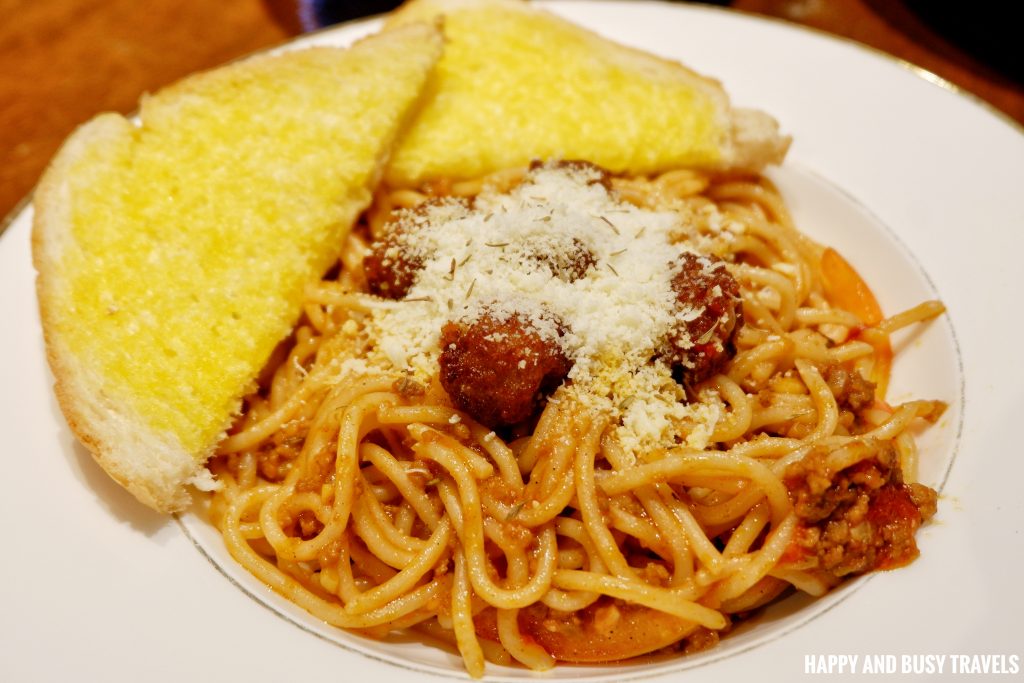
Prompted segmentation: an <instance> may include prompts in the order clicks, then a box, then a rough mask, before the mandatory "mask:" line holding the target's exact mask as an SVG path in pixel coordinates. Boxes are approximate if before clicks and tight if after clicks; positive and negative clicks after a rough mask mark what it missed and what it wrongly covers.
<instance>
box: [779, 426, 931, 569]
mask: <svg viewBox="0 0 1024 683" xmlns="http://www.w3.org/2000/svg"><path fill="white" fill-rule="evenodd" d="M869 447H871V448H873V449H874V452H873V453H872V454H871V455H870V456H869V457H867V458H865V459H864V460H861V461H860V462H858V463H856V464H854V465H852V466H850V467H847V468H845V469H843V470H841V471H839V472H832V471H830V470H829V466H828V460H829V453H828V451H826V450H823V449H820V450H815V451H812V452H811V453H810V454H808V456H807V457H805V458H804V459H803V460H802V461H800V462H798V463H794V464H793V465H791V466H790V467H789V469H788V470H787V471H786V477H785V481H786V486H787V487H788V488H789V492H790V497H791V498H792V500H793V505H794V510H795V512H796V514H797V518H798V519H799V525H798V530H797V534H796V540H795V542H794V545H793V546H791V548H790V549H789V550H787V552H786V555H785V556H784V558H783V561H784V563H792V564H796V565H799V566H801V567H804V568H807V569H810V570H812V571H817V572H819V573H823V574H824V575H825V576H826V577H828V578H831V579H834V580H837V579H840V578H842V577H844V576H848V575H852V574H862V573H864V572H869V571H874V570H876V569H891V568H894V567H899V566H902V565H905V564H907V563H909V562H910V561H912V560H913V559H914V558H915V557H917V555H918V550H917V543H916V542H915V540H914V533H915V532H916V531H917V529H918V527H919V526H921V524H922V523H924V522H925V521H927V520H928V519H930V518H931V517H932V515H934V514H935V507H936V506H935V503H936V499H937V494H936V493H935V491H933V490H932V489H930V488H928V487H927V486H923V485H921V484H905V483H904V482H903V473H902V472H901V470H900V467H899V462H898V458H897V456H896V452H895V450H894V449H893V448H892V446H891V445H889V444H879V443H877V442H875V443H870V442H869Z"/></svg>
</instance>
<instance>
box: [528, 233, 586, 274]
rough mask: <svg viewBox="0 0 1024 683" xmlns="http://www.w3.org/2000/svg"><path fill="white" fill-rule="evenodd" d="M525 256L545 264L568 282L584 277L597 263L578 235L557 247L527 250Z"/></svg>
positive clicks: (552, 272) (537, 262)
mask: <svg viewBox="0 0 1024 683" xmlns="http://www.w3.org/2000/svg"><path fill="white" fill-rule="evenodd" d="M525 258H526V259H528V260H529V261H532V262H534V263H536V264H540V265H543V266H546V267H547V268H548V269H549V270H550V271H551V274H552V275H554V276H555V277H557V278H558V279H559V280H562V281H563V282H567V283H570V284H571V283H573V282H576V281H577V280H579V279H581V278H583V277H585V276H586V274H587V271H588V270H590V269H591V268H593V267H594V266H595V265H597V259H595V258H594V254H593V252H591V251H590V249H588V248H587V246H586V245H585V244H583V241H582V240H580V239H579V238H578V237H573V238H572V240H571V241H570V242H569V243H568V244H565V245H563V246H562V247H561V248H559V249H554V250H546V251H543V250H541V249H539V248H538V249H534V250H527V252H526V256H525Z"/></svg>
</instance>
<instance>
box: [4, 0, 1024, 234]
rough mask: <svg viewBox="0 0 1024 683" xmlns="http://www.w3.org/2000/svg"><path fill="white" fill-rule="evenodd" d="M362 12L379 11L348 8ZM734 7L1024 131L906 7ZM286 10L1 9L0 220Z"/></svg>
mask: <svg viewBox="0 0 1024 683" xmlns="http://www.w3.org/2000/svg"><path fill="white" fill-rule="evenodd" d="M385 4H386V3H385ZM968 4H970V3H968ZM357 5H361V6H373V3H371V2H365V3H348V4H347V5H346V6H348V7H354V6H357ZM731 5H732V6H733V8H735V9H738V10H741V11H748V12H755V13H760V14H766V15H770V16H774V17H779V18H783V19H786V20H789V21H794V22H796V23H800V24H804V25H807V26H812V27H815V28H818V29H822V30H824V31H828V32H831V33H834V34H837V35H841V36H845V37H848V38H852V39H854V40H858V41H861V42H863V43H866V44H868V45H871V46H873V47H876V48H879V49H881V50H884V51H886V52H889V53H891V54H893V55H895V56H897V57H900V58H901V59H905V60H907V61H910V62H913V63H915V64H917V65H919V66H921V67H923V68H925V69H927V70H929V71H932V72H934V73H936V74H938V75H940V76H942V77H943V78H945V79H947V80H949V81H951V82H952V83H954V84H956V85H958V86H960V87H961V88H963V89H965V90H967V91H970V92H972V93H974V94H976V95H977V96H979V97H980V98H982V99H984V100H986V101H987V102H989V103H991V104H992V105H993V106H994V107H996V108H998V109H1000V110H1001V111H1003V112H1005V113H1006V114H1007V115H1009V116H1010V117H1012V118H1014V119H1016V120H1017V121H1020V122H1024V92H1022V90H1021V88H1020V87H1019V86H1017V85H1015V84H1013V83H1012V82H1010V81H1008V80H1007V79H1005V78H1003V77H1001V76H999V75H998V74H997V73H995V72H994V71H992V70H991V69H989V68H987V67H986V66H984V65H983V64H981V63H980V62H978V61H976V60H974V59H972V58H971V57H970V56H969V55H967V54H966V53H965V52H963V51H961V50H959V49H957V48H956V47H955V46H953V45H951V44H950V43H948V42H947V41H944V40H943V39H942V38H941V37H939V36H938V35H936V34H935V33H933V32H931V31H930V30H929V29H928V28H927V27H926V26H924V25H923V24H922V23H921V22H920V21H919V20H917V19H916V17H915V16H914V15H913V14H911V13H910V12H909V11H907V10H905V9H901V8H902V5H901V3H898V2H895V3H894V2H888V3H883V2H879V1H877V0H734V1H733V2H732V3H731ZM289 10H290V7H289V5H288V3H287V2H286V1H285V0H223V1H217V0H214V1H211V0H146V1H144V2H140V1H139V0H0V216H4V215H6V214H7V213H8V212H9V211H11V210H12V209H13V208H15V207H16V206H17V204H18V202H19V201H20V200H21V199H22V198H23V197H25V196H26V195H27V194H28V193H29V192H30V191H31V189H32V187H33V186H34V185H35V183H36V181H37V180H38V178H39V174H40V173H41V172H42V169H43V168H44V167H45V165H46V163H47V161H48V160H49V159H50V157H51V156H52V155H53V153H54V152H55V151H56V149H57V147H58V146H59V145H60V142H61V141H62V140H63V139H64V137H65V136H67V134H68V133H70V132H71V131H72V130H73V129H74V127H75V126H77V125H78V124H80V123H82V122H83V121H85V120H87V119H88V118H90V117H91V116H93V115H94V114H96V113H97V112H100V111H109V110H113V111H120V112H129V111H132V110H133V109H135V107H136V104H137V102H138V99H139V96H140V95H141V94H142V93H144V92H147V91H152V90H154V89H156V88H159V87H160V86H162V85H164V84H166V83H169V82H171V81H173V80H175V79H177V78H179V77H181V76H183V75H185V74H188V73H190V72H193V71H196V70H198V69H203V68H206V67H210V66H213V65H216V64H220V63H222V62H225V61H228V60H230V59H232V58H235V57H238V56H240V55H244V54H246V53H249V52H252V51H254V50H259V49H261V48H264V47H267V46H271V45H275V44H278V43H281V42H283V41H286V40H288V39H289V38H290V37H292V36H294V35H297V34H298V33H299V32H300V31H301V29H300V27H299V25H298V23H297V21H296V20H295V18H294V15H293V14H291V13H290V11H289Z"/></svg>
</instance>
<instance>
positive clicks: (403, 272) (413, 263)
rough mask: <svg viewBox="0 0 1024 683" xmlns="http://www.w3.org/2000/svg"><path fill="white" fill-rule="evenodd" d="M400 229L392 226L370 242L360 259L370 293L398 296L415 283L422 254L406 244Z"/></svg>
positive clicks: (391, 296) (420, 266)
mask: <svg viewBox="0 0 1024 683" xmlns="http://www.w3.org/2000/svg"><path fill="white" fill-rule="evenodd" d="M403 237H404V235H403V233H402V231H401V229H399V228H396V229H393V230H392V231H391V232H389V233H388V234H387V235H386V236H385V237H384V238H383V239H379V240H377V241H375V242H374V243H373V244H371V245H370V253H368V254H367V255H366V258H365V259H363V272H364V273H365V274H366V284H367V287H369V289H370V293H371V294H376V295H377V296H380V297H384V298H385V299H401V298H403V297H404V296H405V295H406V294H408V293H409V289H410V288H411V287H412V286H413V285H414V284H415V283H416V276H417V274H418V273H419V272H420V270H422V269H423V257H422V256H421V255H419V254H416V253H415V252H414V251H413V250H412V249H410V248H409V247H408V244H407V243H406V240H405V239H403Z"/></svg>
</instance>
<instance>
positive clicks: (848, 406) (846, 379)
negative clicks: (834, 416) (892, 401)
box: [822, 363, 875, 413]
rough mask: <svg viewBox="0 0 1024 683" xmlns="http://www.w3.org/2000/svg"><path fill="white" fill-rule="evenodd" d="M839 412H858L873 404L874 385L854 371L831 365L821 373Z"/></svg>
mask: <svg viewBox="0 0 1024 683" xmlns="http://www.w3.org/2000/svg"><path fill="white" fill-rule="evenodd" d="M822 376H823V377H824V378H825V382H826V383H827V384H828V388H829V389H831V390H832V395H833V396H835V398H836V403H838V404H839V409H840V410H852V411H853V412H855V413H856V412H860V411H861V410H864V409H865V408H869V407H871V404H872V403H874V402H875V383H874V382H871V381H868V380H866V379H864V378H863V377H862V376H861V374H860V373H859V372H857V371H856V370H848V369H847V368H845V367H844V366H842V365H839V364H838V363H837V364H833V365H829V366H827V367H826V368H825V371H824V372H823V373H822Z"/></svg>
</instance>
